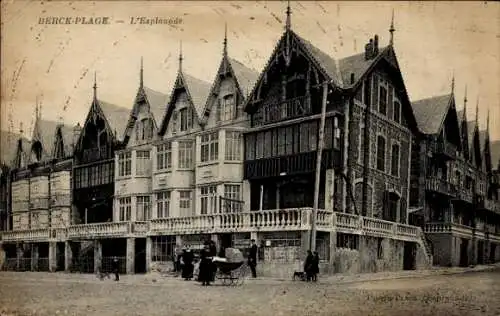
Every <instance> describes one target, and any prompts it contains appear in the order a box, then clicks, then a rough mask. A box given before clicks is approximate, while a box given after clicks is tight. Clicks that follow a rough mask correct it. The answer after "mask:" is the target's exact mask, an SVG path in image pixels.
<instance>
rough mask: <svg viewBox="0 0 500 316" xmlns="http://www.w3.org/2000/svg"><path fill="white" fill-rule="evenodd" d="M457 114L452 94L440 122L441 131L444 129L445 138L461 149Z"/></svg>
mask: <svg viewBox="0 0 500 316" xmlns="http://www.w3.org/2000/svg"><path fill="white" fill-rule="evenodd" d="M458 122H459V120H458V115H457V110H456V107H455V98H454V97H453V95H451V97H450V105H449V107H448V112H447V113H446V116H445V119H444V121H443V123H442V124H441V131H444V133H445V135H446V139H447V140H448V141H450V142H451V143H453V144H455V145H456V146H457V148H458V149H459V150H462V143H461V141H460V127H459V125H458Z"/></svg>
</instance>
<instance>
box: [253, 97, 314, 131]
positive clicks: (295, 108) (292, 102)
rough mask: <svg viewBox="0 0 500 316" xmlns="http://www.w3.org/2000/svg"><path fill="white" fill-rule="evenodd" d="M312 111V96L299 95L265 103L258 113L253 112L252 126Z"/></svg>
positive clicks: (300, 115)
mask: <svg viewBox="0 0 500 316" xmlns="http://www.w3.org/2000/svg"><path fill="white" fill-rule="evenodd" d="M311 113H312V107H311V98H310V96H303V97H297V98H293V99H288V100H285V101H278V102H274V103H264V104H263V105H262V106H261V107H260V109H259V110H258V112H257V113H255V114H253V118H252V120H253V124H252V126H259V125H263V124H268V123H274V122H279V121H284V120H290V119H293V118H296V117H302V116H308V115H310V114H311Z"/></svg>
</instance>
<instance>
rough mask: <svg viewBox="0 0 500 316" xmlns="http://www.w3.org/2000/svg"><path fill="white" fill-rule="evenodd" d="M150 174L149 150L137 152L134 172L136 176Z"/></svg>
mask: <svg viewBox="0 0 500 316" xmlns="http://www.w3.org/2000/svg"><path fill="white" fill-rule="evenodd" d="M150 173H151V157H150V153H149V150H138V151H137V152H136V170H135V174H136V175H137V176H147V175H149V174H150Z"/></svg>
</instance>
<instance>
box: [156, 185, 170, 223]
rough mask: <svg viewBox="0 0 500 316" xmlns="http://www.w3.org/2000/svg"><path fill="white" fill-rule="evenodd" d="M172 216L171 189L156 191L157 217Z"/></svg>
mask: <svg viewBox="0 0 500 316" xmlns="http://www.w3.org/2000/svg"><path fill="white" fill-rule="evenodd" d="M165 217H170V191H163V192H158V193H156V218H165Z"/></svg>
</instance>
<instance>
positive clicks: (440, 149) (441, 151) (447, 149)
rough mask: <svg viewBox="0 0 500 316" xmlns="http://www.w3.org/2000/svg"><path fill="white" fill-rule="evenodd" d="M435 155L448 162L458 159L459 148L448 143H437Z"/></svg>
mask: <svg viewBox="0 0 500 316" xmlns="http://www.w3.org/2000/svg"><path fill="white" fill-rule="evenodd" d="M434 144H435V145H434V154H435V155H437V156H441V157H443V158H444V159H446V160H452V159H456V158H457V146H455V145H453V144H452V143H450V142H447V141H437V142H435V143H434Z"/></svg>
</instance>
